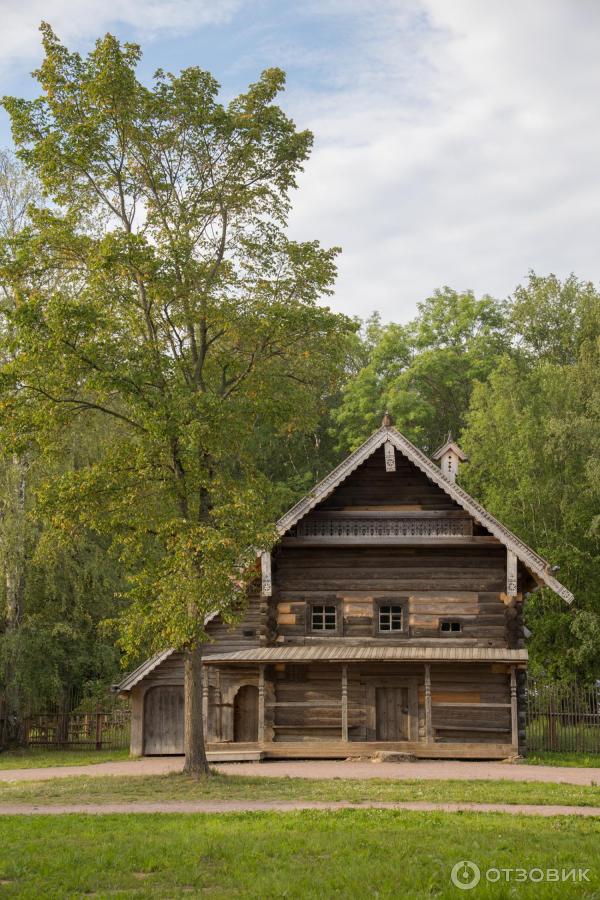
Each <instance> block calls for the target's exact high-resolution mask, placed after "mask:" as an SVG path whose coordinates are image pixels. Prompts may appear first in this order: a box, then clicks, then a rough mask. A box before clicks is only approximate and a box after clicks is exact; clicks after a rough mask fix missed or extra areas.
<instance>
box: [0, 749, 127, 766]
mask: <svg viewBox="0 0 600 900" xmlns="http://www.w3.org/2000/svg"><path fill="white" fill-rule="evenodd" d="M118 759H129V750H38V749H29V748H28V749H26V750H5V751H4V752H2V753H0V769H41V768H44V769H47V768H48V767H49V766H87V765H89V764H90V763H101V762H112V761H114V760H118Z"/></svg>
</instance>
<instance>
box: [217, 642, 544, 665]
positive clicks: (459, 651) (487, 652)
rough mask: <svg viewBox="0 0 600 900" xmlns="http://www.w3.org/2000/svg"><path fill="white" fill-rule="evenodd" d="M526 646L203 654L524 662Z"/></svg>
mask: <svg viewBox="0 0 600 900" xmlns="http://www.w3.org/2000/svg"><path fill="white" fill-rule="evenodd" d="M527 659H528V655H527V650H506V649H504V648H503V647H409V646H404V645H399V646H394V647H390V646H383V647H382V646H369V647H356V646H347V645H345V644H312V645H308V646H295V647H282V646H279V647H256V648H253V649H251V650H236V651H234V652H231V653H211V654H210V656H206V657H205V658H204V662H205V663H206V664H208V665H211V664H212V663H246V662H265V663H274V662H291V663H295V662H315V661H322V662H346V661H347V662H398V661H401V662H403V661H405V662H419V661H422V662H446V661H448V662H450V661H454V662H509V663H522V662H527Z"/></svg>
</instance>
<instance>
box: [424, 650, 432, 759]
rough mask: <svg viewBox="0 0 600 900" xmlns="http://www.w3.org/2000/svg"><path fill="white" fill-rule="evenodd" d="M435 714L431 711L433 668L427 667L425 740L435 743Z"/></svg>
mask: <svg viewBox="0 0 600 900" xmlns="http://www.w3.org/2000/svg"><path fill="white" fill-rule="evenodd" d="M432 716H433V714H432V709H431V666H430V665H426V666H425V740H426V741H427V743H428V744H432V743H433V717H432Z"/></svg>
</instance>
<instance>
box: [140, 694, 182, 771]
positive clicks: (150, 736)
mask: <svg viewBox="0 0 600 900" xmlns="http://www.w3.org/2000/svg"><path fill="white" fill-rule="evenodd" d="M183 719H184V702H183V686H182V685H158V686H157V687H153V688H150V690H148V691H146V695H145V697H144V754H145V755H146V756H169V755H171V754H182V753H183Z"/></svg>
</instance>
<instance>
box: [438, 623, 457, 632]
mask: <svg viewBox="0 0 600 900" xmlns="http://www.w3.org/2000/svg"><path fill="white" fill-rule="evenodd" d="M440 631H441V633H442V634H457V633H458V632H460V631H462V625H461V623H460V622H440Z"/></svg>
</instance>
